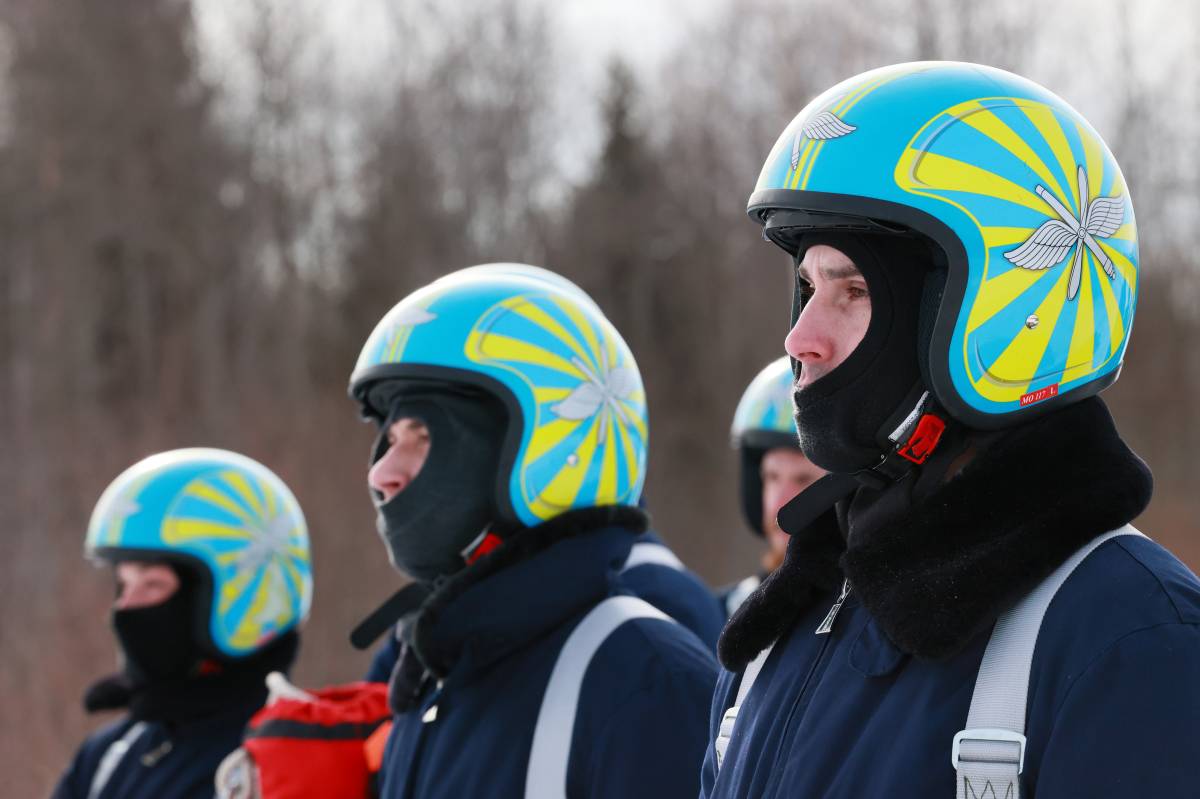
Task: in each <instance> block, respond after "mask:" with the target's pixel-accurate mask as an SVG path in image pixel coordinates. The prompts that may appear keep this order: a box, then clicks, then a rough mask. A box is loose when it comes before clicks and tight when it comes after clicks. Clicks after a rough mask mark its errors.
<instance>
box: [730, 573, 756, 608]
mask: <svg viewBox="0 0 1200 799" xmlns="http://www.w3.org/2000/svg"><path fill="white" fill-rule="evenodd" d="M760 585H762V578H761V577H759V576H758V575H757V574H752V575H750V576H749V577H747V578H746V579H744V580H742V581H741V582H740V583H738V584H737V585H735V586H734V587H733V590H732V591H730V592H729V594H728V595H727V596H726V597H725V615H726V616H732V615H733V614H734V611H736V610H737V609H738V608H740V607H741V606H742V603H743V602H745V601H746V599H747V598H748V597H749V596H750V595H751V594H753V593H754V590H755V589H756V588H758V587H759V586H760Z"/></svg>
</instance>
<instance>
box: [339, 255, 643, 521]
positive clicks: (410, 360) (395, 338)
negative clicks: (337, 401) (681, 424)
mask: <svg viewBox="0 0 1200 799" xmlns="http://www.w3.org/2000/svg"><path fill="white" fill-rule="evenodd" d="M391 380H413V381H421V380H427V381H435V382H441V383H448V384H457V385H467V386H472V387H475V388H478V389H482V390H484V391H487V392H488V393H490V394H492V395H494V396H496V397H498V398H499V399H500V400H501V401H502V402H503V403H504V404H505V407H506V408H507V410H508V414H509V425H508V431H507V437H506V441H505V443H504V447H503V450H502V453H501V464H500V466H501V468H500V473H499V474H498V475H497V486H496V500H497V507H498V509H499V512H500V514H501V515H502V517H504V519H505V520H506V521H511V522H516V523H518V524H520V525H522V526H532V525H536V524H539V523H541V522H543V521H546V520H548V519H551V518H553V517H555V516H557V515H559V514H561V513H564V512H566V511H568V510H572V509H576V508H586V507H592V506H597V505H636V504H637V502H638V499H639V498H640V496H641V491H642V485H643V482H644V480H645V471H646V452H647V437H648V422H647V413H646V411H647V408H646V395H645V390H644V388H643V386H642V379H641V374H640V372H639V371H638V367H637V363H636V362H635V360H634V358H633V354H632V353H631V352H630V351H629V347H628V346H627V345H626V344H625V341H624V340H623V339H622V338H621V336H620V334H619V333H618V332H617V331H616V329H615V328H614V327H613V326H612V324H611V323H610V322H609V321H608V319H607V318H605V316H604V314H603V313H601V311H600V309H599V308H598V307H597V306H596V305H595V303H594V302H592V301H591V299H590V298H588V297H587V295H586V294H584V293H583V292H582V290H580V289H579V288H578V287H577V286H575V285H574V284H572V283H570V282H569V281H567V280H566V279H565V278H560V277H558V276H557V275H554V273H550V272H547V270H543V269H540V268H538V267H530V266H527V265H523V264H521V265H514V264H485V265H482V266H476V267H471V268H469V269H464V270H461V271H459V272H455V273H451V274H450V275H447V276H445V277H443V278H440V279H438V280H436V281H434V282H433V283H431V284H429V285H428V286H426V287H424V288H422V289H419V290H418V291H415V292H413V293H412V294H410V295H409V296H408V297H406V298H405V299H403V300H402V301H401V302H400V303H398V304H397V305H396V306H395V307H394V308H392V310H391V311H389V312H388V314H387V315H386V316H384V318H383V319H382V320H381V321H380V322H379V324H378V325H377V326H376V328H375V330H374V331H373V332H372V333H371V335H370V336H369V337H368V339H367V342H366V344H365V345H364V346H363V349H362V352H361V354H360V355H359V358H358V362H357V364H356V365H355V368H354V372H353V374H352V375H351V378H350V394H351V396H352V397H354V398H355V399H357V400H358V401H359V402H360V403H361V404H362V406H363V410H364V412H365V413H366V415H368V416H373V417H375V418H376V419H382V418H384V417H386V414H387V410H388V409H386V408H375V407H372V405H371V388H372V387H373V386H374V385H377V384H379V383H380V382H382V381H391Z"/></svg>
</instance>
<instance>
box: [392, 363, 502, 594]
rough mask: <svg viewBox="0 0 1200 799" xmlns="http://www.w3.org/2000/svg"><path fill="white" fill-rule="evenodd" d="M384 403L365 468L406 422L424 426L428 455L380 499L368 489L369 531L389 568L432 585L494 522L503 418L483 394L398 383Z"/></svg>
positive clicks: (462, 561) (497, 405)
mask: <svg viewBox="0 0 1200 799" xmlns="http://www.w3.org/2000/svg"><path fill="white" fill-rule="evenodd" d="M395 382H396V383H399V384H400V387H399V390H398V391H396V392H395V393H394V395H393V396H392V397H391V398H390V402H389V405H388V406H387V407H389V412H388V416H387V418H386V419H385V420H384V421H383V423H382V425H381V427H380V434H379V438H378V439H376V441H375V446H374V449H373V451H372V457H371V463H372V465H373V464H374V463H376V462H377V461H378V460H379V459H380V458H381V457H383V455H384V453H385V452H387V449H388V440H387V431H388V428H389V427H390V426H391V425H392V424H393V423H394V422H396V421H397V420H399V419H403V418H406V417H413V418H416V419H420V420H421V421H422V422H424V424H425V426H426V427H427V428H428V429H429V436H430V447H429V455H428V456H427V457H426V459H425V463H424V464H423V465H422V466H421V470H420V471H419V472H418V473H417V475H416V476H415V477H414V478H413V480H412V482H411V483H409V484H408V485H407V486H405V487H404V490H403V491H401V492H400V493H399V494H397V495H396V496H394V497H392V498H391V499H390V500H388V501H387V502H384V501H382V497H381V496H380V495H379V493H378V492H376V491H375V490H374V489H372V491H371V493H372V496H373V498H374V500H375V507H376V511H377V515H376V526H377V527H378V529H379V533H380V535H381V536H382V537H383V541H384V543H385V544H386V545H387V550H388V557H389V558H390V560H391V562H392V565H393V566H395V567H396V568H397V569H399V570H400V571H402V572H404V573H405V574H407V575H409V576H411V577H412V578H413V579H415V580H417V581H419V582H425V583H429V582H433V581H436V580H437V579H439V578H443V577H447V576H449V575H451V574H453V573H454V572H457V571H458V570H459V569H461V568H462V567H463V566H464V565H465V564H466V560H465V553H466V550H467V549H468V547H470V545H471V544H472V543H473V542H474V541H475V540H476V539H478V538H480V536H481V535H482V534H483V533H485V532H486V531H488V530H489V529H491V528H492V527H494V526H495V525H496V523H497V510H496V502H495V487H496V481H497V472H498V471H499V468H500V466H499V464H500V450H501V447H502V445H503V443H504V436H505V432H506V429H507V414H506V413H505V410H504V407H503V406H502V405H501V404H500V402H499V401H498V400H496V399H494V398H493V397H491V396H490V395H488V394H484V393H483V392H469V393H464V392H461V391H452V390H441V389H436V388H430V387H428V386H427V385H420V384H418V385H417V386H415V387H413V388H411V389H406V388H405V387H404V384H403V383H400V381H395Z"/></svg>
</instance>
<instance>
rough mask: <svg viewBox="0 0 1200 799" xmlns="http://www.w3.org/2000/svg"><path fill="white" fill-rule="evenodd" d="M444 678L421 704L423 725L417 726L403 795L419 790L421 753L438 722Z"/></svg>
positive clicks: (411, 794) (412, 794)
mask: <svg viewBox="0 0 1200 799" xmlns="http://www.w3.org/2000/svg"><path fill="white" fill-rule="evenodd" d="M444 683H445V681H444V680H438V681H437V686H436V687H435V688H434V689H433V691H431V692H430V694H429V698H428V699H426V700H425V701H424V702H423V703H422V704H421V726H420V727H418V728H417V740H416V741H415V742H414V743H413V747H412V760H411V762H410V763H409V767H408V773H407V774H405V775H404V793H403V794H402V795H403V796H414V795H416V791H417V773H418V772H419V771H420V769H419V768H418V766H419V765H420V763H421V753H422V752H423V751H424V749H425V739H426V737H427V736H428V730H429V728H430V727H431V726H432V725H433V724H435V723H436V722H437V718H438V703H439V702H440V701H441V700H442V686H443V684H444Z"/></svg>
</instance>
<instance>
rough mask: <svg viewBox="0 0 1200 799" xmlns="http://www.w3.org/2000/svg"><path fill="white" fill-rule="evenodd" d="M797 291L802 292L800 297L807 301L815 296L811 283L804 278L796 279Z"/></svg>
mask: <svg viewBox="0 0 1200 799" xmlns="http://www.w3.org/2000/svg"><path fill="white" fill-rule="evenodd" d="M796 290H797V291H798V292H800V296H801V297H803V298H804V299H806V300H807V299H808V298H809V297H811V296H812V295H813V287H812V283H809V282H808V281H807V280H805V279H804V278H802V277H798V278H796Z"/></svg>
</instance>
